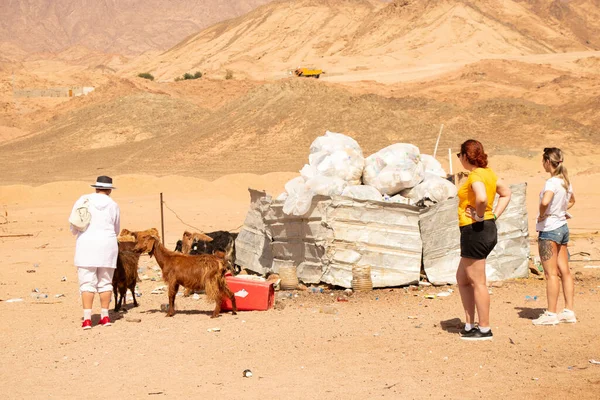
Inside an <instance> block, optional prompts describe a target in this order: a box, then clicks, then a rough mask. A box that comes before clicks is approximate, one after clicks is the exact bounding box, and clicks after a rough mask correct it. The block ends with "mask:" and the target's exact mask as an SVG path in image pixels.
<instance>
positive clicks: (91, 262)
mask: <svg viewBox="0 0 600 400" xmlns="http://www.w3.org/2000/svg"><path fill="white" fill-rule="evenodd" d="M86 199H88V200H89V206H88V210H89V212H90V214H91V215H92V219H91V222H90V225H89V226H88V228H87V229H86V230H85V231H84V232H80V231H78V230H76V229H75V228H73V226H71V232H72V233H73V234H74V235H77V242H76V244H75V260H74V263H75V266H77V267H105V268H116V266H117V255H118V253H119V246H118V244H117V236H118V235H119V232H120V231H121V211H120V209H119V206H118V204H117V203H116V202H115V201H114V200H113V199H111V198H110V197H109V196H107V195H105V194H102V193H92V194H86V195H83V196H81V197H80V198H79V200H77V201H76V202H75V204H74V205H73V210H75V209H76V208H78V207H81V206H82V205H83V203H84V201H85V200H86Z"/></svg>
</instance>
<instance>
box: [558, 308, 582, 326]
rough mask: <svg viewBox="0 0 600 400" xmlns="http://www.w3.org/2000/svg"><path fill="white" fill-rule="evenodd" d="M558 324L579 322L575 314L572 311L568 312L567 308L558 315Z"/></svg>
mask: <svg viewBox="0 0 600 400" xmlns="http://www.w3.org/2000/svg"><path fill="white" fill-rule="evenodd" d="M557 317H558V322H561V323H567V324H574V323H575V322H577V318H575V313H574V312H573V311H571V310H567V309H566V308H565V309H564V310H562V311H561V312H559V313H558V315H557Z"/></svg>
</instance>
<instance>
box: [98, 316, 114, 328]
mask: <svg viewBox="0 0 600 400" xmlns="http://www.w3.org/2000/svg"><path fill="white" fill-rule="evenodd" d="M100 325H102V326H111V325H112V324H111V323H110V318H109V317H104V318H102V319H101V320H100Z"/></svg>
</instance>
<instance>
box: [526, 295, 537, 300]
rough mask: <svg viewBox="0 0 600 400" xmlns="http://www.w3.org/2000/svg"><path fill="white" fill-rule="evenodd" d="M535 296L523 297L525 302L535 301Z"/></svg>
mask: <svg viewBox="0 0 600 400" xmlns="http://www.w3.org/2000/svg"><path fill="white" fill-rule="evenodd" d="M537 299H538V297H537V296H525V301H537Z"/></svg>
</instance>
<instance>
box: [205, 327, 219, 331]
mask: <svg viewBox="0 0 600 400" xmlns="http://www.w3.org/2000/svg"><path fill="white" fill-rule="evenodd" d="M206 331H207V332H221V328H208V329H207V330H206Z"/></svg>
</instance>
